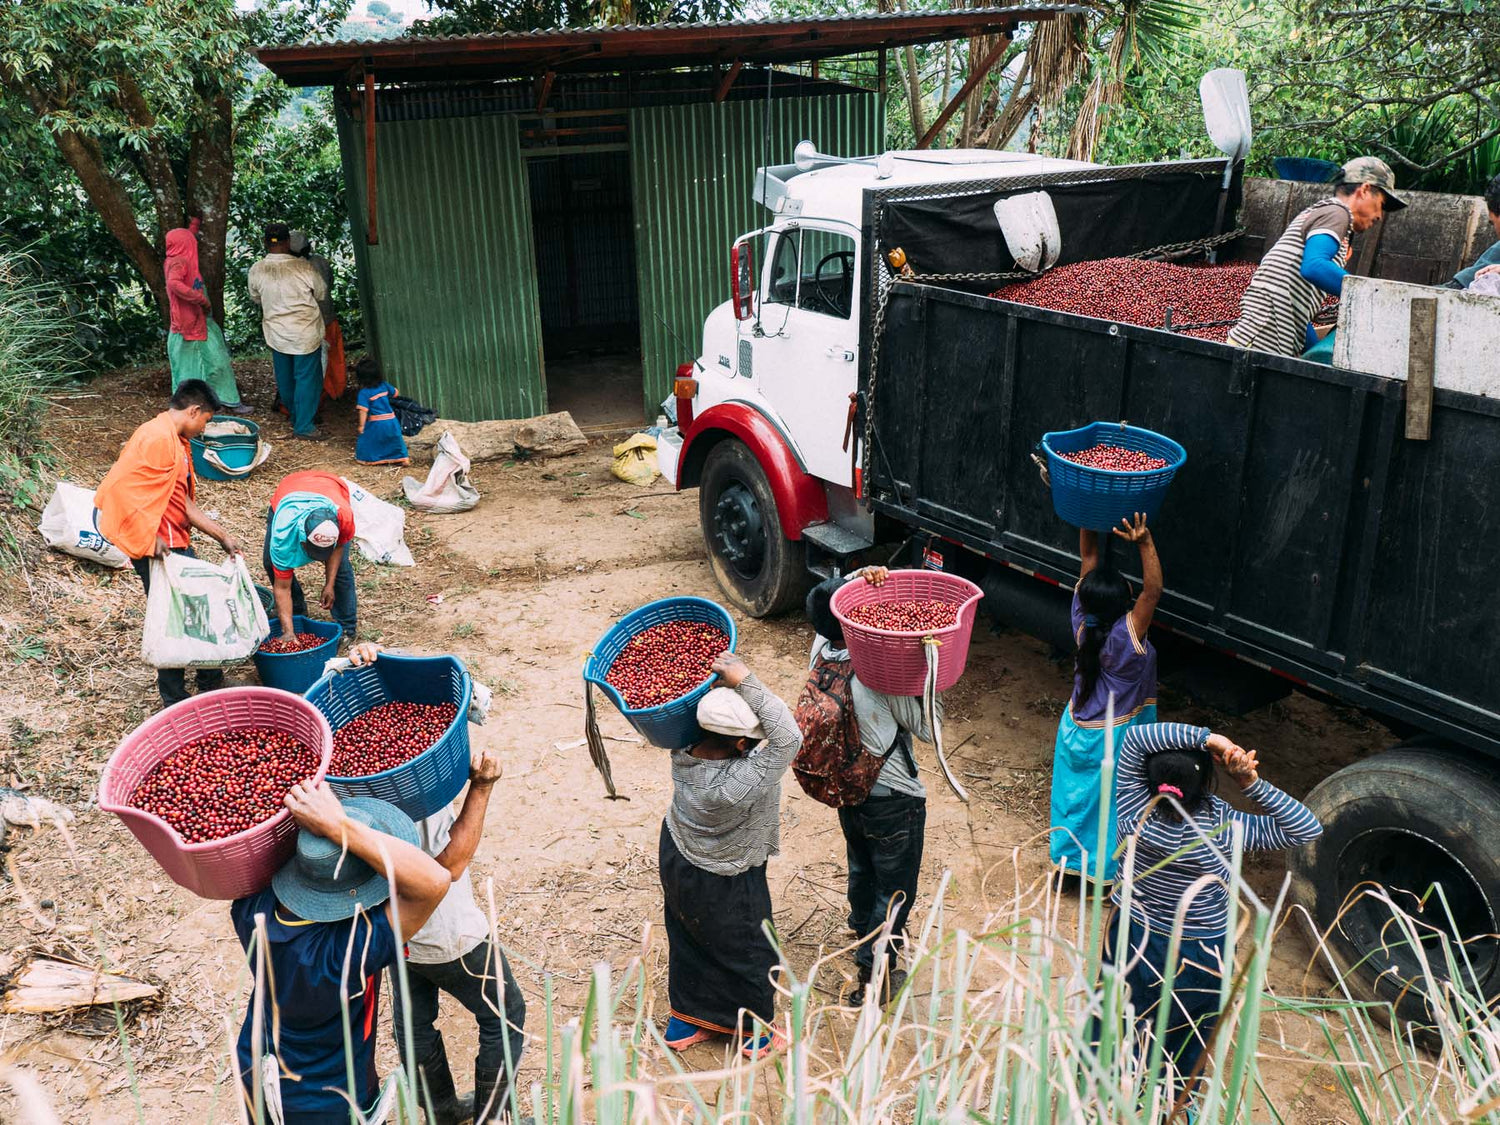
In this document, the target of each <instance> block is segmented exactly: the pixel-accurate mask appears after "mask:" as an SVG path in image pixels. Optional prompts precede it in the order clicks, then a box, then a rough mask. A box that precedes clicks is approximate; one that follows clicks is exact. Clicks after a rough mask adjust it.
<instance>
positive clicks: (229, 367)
mask: <svg viewBox="0 0 1500 1125" xmlns="http://www.w3.org/2000/svg"><path fill="white" fill-rule="evenodd" d="M167 362H168V363H170V364H171V365H172V389H173V390H174V391H175V390H176V389H177V387H178V385H179V384H181V382H182V381H183V380H184V379H202V380H203V381H204V382H205V383H207V384H208V385H209V386H210V387H212V388H213V392H214V394H216V395H218V396H219V401H221V402H222V403H223V404H224V405H225V406H237V405H239V401H240V388H239V386H238V385H237V384H236V383H235V381H234V365H233V364H232V363H230V362H229V345H228V344H226V343H224V333H223V332H222V331H221V330H220V329H219V325H218V322H217V321H215V320H214V319H213V317H209V318H208V339H206V340H184V339H183V338H182V334H181V333H180V332H172V333H169V334H168V335H167Z"/></svg>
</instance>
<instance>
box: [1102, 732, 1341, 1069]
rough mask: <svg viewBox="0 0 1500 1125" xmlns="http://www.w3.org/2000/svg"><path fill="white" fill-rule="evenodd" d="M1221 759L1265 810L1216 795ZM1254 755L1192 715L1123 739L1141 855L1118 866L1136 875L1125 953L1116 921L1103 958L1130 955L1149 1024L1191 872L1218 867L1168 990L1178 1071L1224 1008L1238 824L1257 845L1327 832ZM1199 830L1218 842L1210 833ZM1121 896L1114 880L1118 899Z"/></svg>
mask: <svg viewBox="0 0 1500 1125" xmlns="http://www.w3.org/2000/svg"><path fill="white" fill-rule="evenodd" d="M1215 762H1217V763H1219V764H1220V765H1221V766H1223V767H1224V770H1225V772H1226V773H1227V774H1228V775H1229V776H1230V777H1231V778H1233V779H1234V781H1235V783H1236V784H1237V785H1239V787H1240V789H1241V790H1242V791H1243V792H1244V794H1245V796H1246V797H1248V798H1249V799H1250V800H1252V801H1254V802H1255V803H1256V804H1257V805H1259V806H1260V807H1261V808H1262V809H1264V810H1265V814H1264V815H1255V814H1252V813H1246V812H1240V811H1239V810H1238V809H1235V808H1232V807H1231V806H1230V805H1228V804H1227V803H1226V802H1224V801H1223V800H1221V799H1220V798H1219V797H1217V796H1215V795H1214V763H1215ZM1259 765H1260V763H1259V761H1258V760H1257V758H1256V754H1255V751H1253V750H1246V749H1244V748H1242V747H1240V746H1237V745H1235V744H1234V743H1233V742H1231V741H1230V740H1229V739H1227V738H1225V737H1224V736H1223V735H1222V734H1214V733H1212V732H1211V731H1209V730H1208V729H1207V728H1205V727H1195V726H1190V725H1188V724H1186V723H1149V724H1145V725H1142V726H1136V727H1132V728H1131V729H1130V730H1128V731H1127V732H1126V733H1125V737H1124V739H1123V740H1122V741H1121V745H1120V764H1119V771H1118V774H1117V779H1118V793H1119V824H1118V828H1119V834H1120V837H1121V839H1124V838H1125V837H1127V836H1131V835H1134V836H1135V837H1136V843H1135V857H1134V859H1133V860H1132V861H1130V864H1129V867H1128V869H1126V870H1124V871H1123V875H1124V876H1125V877H1127V878H1131V877H1132V876H1131V873H1132V872H1133V873H1134V874H1133V878H1132V891H1131V899H1130V918H1129V922H1128V926H1127V931H1128V934H1127V941H1128V950H1127V953H1126V955H1125V956H1124V957H1123V959H1122V958H1121V957H1120V955H1119V953H1118V952H1117V951H1116V948H1115V946H1116V943H1117V942H1118V940H1119V933H1118V932H1117V931H1118V929H1119V927H1118V924H1117V923H1115V922H1111V924H1110V926H1109V928H1108V930H1107V932H1106V935H1105V942H1104V961H1105V963H1106V964H1117V963H1121V961H1122V960H1123V963H1124V964H1126V965H1128V966H1130V967H1129V969H1128V971H1127V973H1126V982H1127V983H1128V984H1129V986H1130V992H1131V997H1132V1001H1133V1003H1134V1004H1135V1007H1136V1011H1137V1013H1138V1015H1139V1019H1140V1022H1141V1023H1142V1024H1144V1025H1145V1026H1154V1025H1155V1020H1156V1014H1155V1008H1156V1002H1157V1000H1158V999H1162V1000H1165V999H1167V997H1165V996H1163V995H1162V985H1163V982H1164V979H1165V973H1166V966H1167V947H1168V943H1169V941H1170V938H1171V932H1172V927H1173V925H1174V924H1175V923H1176V920H1177V914H1178V909H1179V906H1181V904H1182V901H1183V899H1184V898H1185V897H1186V895H1187V894H1188V888H1189V887H1190V886H1191V885H1192V883H1193V882H1194V881H1195V880H1197V879H1199V878H1201V877H1202V876H1204V875H1213V876H1216V877H1217V878H1216V880H1215V881H1213V882H1210V883H1208V884H1207V885H1206V886H1204V887H1200V888H1199V889H1198V891H1197V893H1196V894H1195V895H1194V896H1193V898H1192V900H1191V901H1190V902H1188V903H1187V904H1186V907H1185V914H1184V920H1183V928H1182V944H1181V947H1180V953H1179V960H1178V968H1177V975H1176V979H1175V980H1174V982H1173V986H1172V992H1171V994H1170V999H1171V1003H1172V1014H1171V1016H1170V1017H1169V1019H1168V1022H1167V1033H1166V1041H1165V1042H1164V1043H1163V1044H1162V1047H1163V1052H1164V1055H1165V1057H1166V1058H1167V1059H1168V1060H1170V1061H1171V1062H1172V1064H1173V1065H1174V1066H1175V1067H1176V1069H1177V1073H1178V1074H1179V1075H1186V1074H1190V1073H1192V1070H1193V1067H1194V1065H1195V1064H1196V1062H1197V1059H1198V1055H1199V1053H1200V1052H1201V1051H1202V1050H1203V1049H1204V1047H1205V1046H1206V1044H1207V1042H1208V1037H1209V1035H1210V1034H1211V1033H1212V1031H1213V1028H1214V1024H1215V1023H1216V1022H1217V1021H1218V1018H1219V986H1220V983H1221V979H1222V976H1223V968H1224V966H1223V951H1224V934H1225V930H1226V927H1227V925H1228V918H1229V913H1228V911H1229V893H1230V892H1229V879H1230V874H1231V872H1230V857H1231V854H1232V849H1233V834H1235V833H1240V834H1242V835H1243V837H1244V849H1245V851H1247V852H1250V851H1275V850H1281V849H1283V848H1295V847H1300V846H1302V845H1303V844H1309V843H1311V842H1312V841H1314V840H1316V839H1317V838H1318V837H1319V836H1320V835H1322V832H1323V826H1322V825H1321V824H1319V823H1318V818H1317V817H1315V816H1314V815H1313V814H1312V812H1311V811H1310V810H1309V809H1308V808H1307V806H1305V805H1303V804H1302V802H1301V801H1298V800H1297V799H1296V798H1294V797H1289V796H1287V795H1286V794H1285V793H1283V792H1282V791H1281V790H1280V789H1278V788H1276V786H1274V785H1272V784H1271V783H1270V782H1269V781H1266V780H1265V779H1263V778H1262V777H1261V776H1260V774H1259V772H1258V770H1259ZM1153 801H1155V802H1156V803H1155V805H1154V806H1153V805H1152V802H1153ZM1184 813H1186V819H1185V818H1184V816H1183V814H1184ZM1189 821H1191V823H1189ZM1203 837H1207V838H1208V839H1209V840H1210V841H1212V843H1211V844H1205V843H1204V842H1203ZM1178 853H1182V854H1178ZM1121 899H1122V895H1121V888H1120V885H1118V884H1117V885H1116V887H1115V892H1114V895H1113V901H1114V903H1115V905H1116V907H1118V906H1120V905H1121Z"/></svg>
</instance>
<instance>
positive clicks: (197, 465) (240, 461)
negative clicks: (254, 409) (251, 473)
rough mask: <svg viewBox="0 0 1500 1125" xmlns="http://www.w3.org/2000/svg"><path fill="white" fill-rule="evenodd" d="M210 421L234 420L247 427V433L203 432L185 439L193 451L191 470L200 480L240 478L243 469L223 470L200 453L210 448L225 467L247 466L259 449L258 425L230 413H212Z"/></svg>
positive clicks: (246, 467) (238, 467) (251, 463)
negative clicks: (238, 470) (231, 471)
mask: <svg viewBox="0 0 1500 1125" xmlns="http://www.w3.org/2000/svg"><path fill="white" fill-rule="evenodd" d="M213 420H214V421H215V422H233V423H234V424H235V425H238V426H244V427H246V429H248V430H249V433H243V434H216V435H214V436H212V437H210V436H209V435H208V434H204V435H203V436H202V437H195V438H190V439H188V445H189V446H190V447H191V449H192V454H193V472H195V473H197V474H198V476H199V477H201V478H202V479H203V480H243V479H244V477H245V476H246V475H247V474H245V473H244V472H239V473H226V472H223V471H222V470H220V469H219V468H218V467H217V466H216V465H212V464H210V463H209V461H208V459H207V458H205V457H204V455H203V454H204V453H205V452H206V451H207V450H209V449H212V450H213V451H214V452H215V453H217V454H218V456H219V460H220V461H222V462H224V465H225V467H226V468H229V469H240V470H245V469H248V468H249V467H250V466H251V465H253V464H255V453H256V450H258V449H259V448H260V427H259V426H257V425H256V424H255V423H254V422H250V421H247V420H246V419H244V418H237V417H235V416H234V415H233V414H215V415H214V418H213Z"/></svg>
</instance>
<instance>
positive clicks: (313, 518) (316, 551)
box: [302, 507, 339, 562]
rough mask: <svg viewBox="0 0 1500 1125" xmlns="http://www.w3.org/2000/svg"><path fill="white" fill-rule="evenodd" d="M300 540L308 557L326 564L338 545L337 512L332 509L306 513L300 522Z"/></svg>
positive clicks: (320, 509)
mask: <svg viewBox="0 0 1500 1125" xmlns="http://www.w3.org/2000/svg"><path fill="white" fill-rule="evenodd" d="M302 538H303V541H304V542H303V550H305V551H306V552H307V553H308V555H309V557H311V558H315V559H317V560H318V561H319V562H326V561H327V560H328V558H329V556H331V555H332V554H333V549H334V548H335V547H337V546H338V545H339V523H338V512H337V511H336V510H335V509H334V508H332V507H328V508H319V509H317V510H316V511H313V512H308V513H307V518H306V519H304V520H303V521H302Z"/></svg>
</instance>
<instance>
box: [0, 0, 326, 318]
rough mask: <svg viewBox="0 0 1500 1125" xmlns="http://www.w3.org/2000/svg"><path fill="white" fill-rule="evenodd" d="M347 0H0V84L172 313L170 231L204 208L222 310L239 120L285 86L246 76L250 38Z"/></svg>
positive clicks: (280, 95) (285, 34) (214, 289)
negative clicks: (249, 0) (165, 264)
mask: <svg viewBox="0 0 1500 1125" xmlns="http://www.w3.org/2000/svg"><path fill="white" fill-rule="evenodd" d="M349 4H350V0H302V2H300V3H296V4H281V3H264V4H262V6H258V7H256V8H254V9H251V10H248V11H240V10H237V9H236V7H235V5H234V3H233V0H153V2H149V3H144V2H143V3H132V2H129V0H48V2H47V3H7V4H4V5H3V6H0V96H3V98H4V106H5V109H6V111H7V113H9V114H11V115H13V116H15V117H16V118H18V119H22V120H28V121H30V122H31V123H34V124H36V125H39V126H41V127H43V128H44V129H45V130H46V131H47V133H48V135H49V136H50V137H51V139H52V142H53V143H54V144H55V146H56V150H57V153H58V154H59V156H60V157H61V159H62V160H63V161H64V162H65V163H66V165H67V166H68V168H69V169H70V170H71V171H72V173H73V175H74V176H75V177H76V178H77V181H78V184H79V185H80V187H81V188H82V191H83V193H84V195H85V196H86V198H87V199H88V202H89V204H90V205H91V206H92V207H93V209H94V210H95V211H96V212H97V213H98V214H99V216H100V218H101V219H102V221H103V224H104V226H105V228H106V229H107V230H108V232H109V234H110V235H111V236H112V237H113V238H114V239H115V241H116V242H117V243H118V244H119V245H120V247H121V248H122V249H123V251H124V253H125V255H126V257H127V258H128V260H129V261H130V263H131V265H132V266H133V267H134V269H135V271H136V273H137V274H138V275H139V276H140V279H141V281H142V283H143V284H144V285H145V286H146V288H147V289H148V290H149V291H150V293H151V294H152V297H153V298H154V299H155V301H156V305H157V308H158V310H159V312H160V315H161V317H162V320H163V321H164V322H165V320H166V318H167V300H166V285H165V281H164V277H163V273H162V245H163V239H164V237H165V233H166V231H168V230H170V229H171V228H173V227H178V226H182V225H184V223H185V222H186V220H187V217H188V216H189V215H190V214H195V215H199V216H201V218H202V222H203V225H202V231H201V236H200V250H199V261H200V265H201V267H202V271H203V279H204V283H205V285H206V286H207V288H208V292H209V296H210V298H211V300H212V301H213V305H214V311H215V313H216V315H218V316H219V317H222V316H223V313H224V250H225V241H226V234H227V231H228V226H229V196H230V188H231V185H232V182H233V178H234V132H235V129H236V127H237V125H240V124H243V123H245V122H247V121H248V122H254V121H256V120H258V119H262V118H264V117H265V116H267V115H274V113H275V110H276V108H277V106H278V105H279V103H280V101H281V100H283V99H284V98H285V96H286V95H285V90H284V87H281V86H280V84H279V83H277V82H275V81H274V80H273V79H271V78H270V76H269V75H264V76H263V77H262V78H261V79H260V80H259V81H258V82H255V83H251V82H249V81H248V80H247V70H248V67H249V66H250V64H251V62H252V61H253V60H252V50H253V48H254V46H255V45H256V44H257V43H265V42H279V41H284V40H286V39H302V38H307V37H310V36H314V35H317V34H321V33H325V32H327V31H330V30H331V29H332V28H333V27H336V26H337V24H338V22H339V21H340V20H342V19H343V17H344V15H345V14H346V13H347V11H348V8H349Z"/></svg>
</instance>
